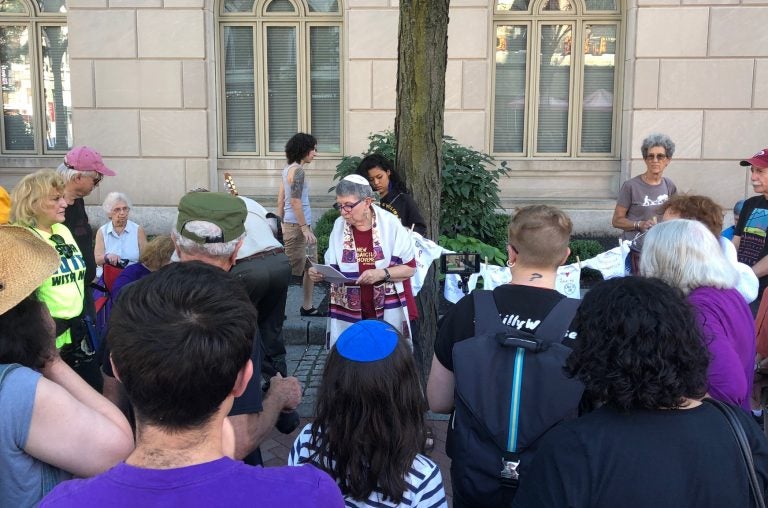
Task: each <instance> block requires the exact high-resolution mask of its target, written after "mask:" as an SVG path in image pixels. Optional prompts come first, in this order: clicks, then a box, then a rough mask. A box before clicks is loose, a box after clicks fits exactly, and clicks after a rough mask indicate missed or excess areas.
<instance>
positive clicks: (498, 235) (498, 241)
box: [489, 213, 509, 254]
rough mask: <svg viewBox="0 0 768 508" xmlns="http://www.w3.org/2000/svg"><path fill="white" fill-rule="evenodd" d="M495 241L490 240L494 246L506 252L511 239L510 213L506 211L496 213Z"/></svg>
mask: <svg viewBox="0 0 768 508" xmlns="http://www.w3.org/2000/svg"><path fill="white" fill-rule="evenodd" d="M494 219H495V221H496V222H495V223H494V227H493V241H492V242H489V243H490V244H491V245H493V246H494V247H497V248H498V249H499V250H501V251H502V252H504V253H505V254H506V252H507V243H508V241H509V215H508V214H506V213H496V214H494Z"/></svg>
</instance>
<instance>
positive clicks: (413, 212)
mask: <svg viewBox="0 0 768 508" xmlns="http://www.w3.org/2000/svg"><path fill="white" fill-rule="evenodd" d="M380 205H381V207H382V208H383V209H384V210H386V211H388V212H391V213H392V214H394V215H395V216H396V217H397V218H398V219H400V223H402V225H403V226H405V227H407V228H409V229H410V227H411V225H413V230H414V231H416V232H417V233H418V234H420V235H422V236H424V235H426V234H427V223H426V222H424V218H423V217H422V216H421V212H419V207H418V205H417V204H416V201H414V200H413V198H412V197H411V195H410V194H407V193H405V192H398V191H396V190H392V191H389V192H388V193H387V195H386V196H384V197H383V198H381V200H380Z"/></svg>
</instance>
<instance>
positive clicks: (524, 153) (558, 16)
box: [488, 0, 627, 160]
mask: <svg viewBox="0 0 768 508" xmlns="http://www.w3.org/2000/svg"><path fill="white" fill-rule="evenodd" d="M552 2H553V0H530V3H529V5H528V9H527V10H517V11H508V10H502V9H499V8H498V6H499V4H500V3H509V2H503V1H501V2H500V1H498V0H493V1H492V9H491V10H492V20H491V31H490V44H491V45H490V53H491V61H490V64H491V65H489V68H490V80H489V81H490V89H491V90H490V98H489V107H488V111H489V115H488V122H489V133H490V135H489V140H488V145H489V152H490V153H491V154H493V155H494V156H503V157H505V158H510V159H529V160H546V159H550V160H552V159H557V160H573V159H602V160H619V158H620V150H621V127H622V109H623V94H624V92H623V87H624V60H625V58H624V51H625V47H626V46H625V37H626V26H627V22H626V9H625V8H624V5H623V1H622V0H615V2H616V9H615V10H605V11H603V10H587V9H586V6H585V1H584V0H560V3H563V2H567V3H570V4H571V6H572V7H573V10H572V11H562V10H561V11H557V10H547V9H546V7H547V4H552ZM554 24H570V25H571V26H572V30H571V33H572V34H578V35H579V40H578V41H577V42H574V43H573V47H578V46H577V44H578V45H581V44H583V42H584V40H583V34H584V27H585V25H613V26H615V27H616V28H615V29H616V38H615V55H616V56H615V59H614V76H613V79H614V90H613V92H614V94H613V112H612V113H613V115H612V126H611V127H612V129H611V131H612V138H611V149H610V151H607V152H587V151H582V150H581V124H582V118H581V113H582V112H583V111H582V108H583V105H584V104H583V102H584V101H583V98H582V91H583V86H584V83H583V76H584V57H583V53H579V56H578V57H576V58H575V60H574V63H573V65H571V72H570V84H569V98H570V100H569V106H568V122H567V123H568V133H567V148H566V150H565V151H563V152H540V151H538V150H537V136H538V133H537V131H538V119H539V118H538V115H537V114H536V113H537V112H538V106H537V104H536V103H535V101H537V100H538V96H537V94H536V93H534V94H532V93H531V92H532V91H536V89H537V86H538V85H539V75H540V72H539V68H538V64H539V58H538V55H534V53H536V52H537V51H536V50H538V49H539V44H540V43H539V41H538V38H539V37H540V34H541V27H542V26H546V25H554ZM510 25H514V26H524V27H526V29H527V32H528V36H527V41H526V44H527V51H526V53H527V54H526V57H525V58H526V76H525V106H524V108H525V109H524V113H523V115H524V121H525V124H524V125H525V126H524V128H523V142H522V150H521V151H504V150H497V149H496V138H495V132H496V131H495V129H496V127H495V122H496V119H495V112H496V100H495V99H496V87H497V83H496V71H497V69H496V67H497V65H496V48H497V42H498V40H497V27H499V26H510Z"/></svg>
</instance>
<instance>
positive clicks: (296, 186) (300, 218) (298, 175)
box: [288, 165, 317, 245]
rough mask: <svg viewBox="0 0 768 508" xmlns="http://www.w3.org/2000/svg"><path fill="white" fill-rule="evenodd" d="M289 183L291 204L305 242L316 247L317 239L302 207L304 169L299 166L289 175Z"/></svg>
mask: <svg viewBox="0 0 768 508" xmlns="http://www.w3.org/2000/svg"><path fill="white" fill-rule="evenodd" d="M288 183H289V184H290V185H291V188H290V191H289V192H290V199H291V201H290V203H291V208H293V213H294V215H296V221H297V222H298V224H299V225H300V226H301V232H302V233H304V240H306V242H307V245H314V244H315V243H317V239H316V238H315V235H314V234H313V233H312V228H311V227H310V225H309V224H307V219H306V217H304V208H303V207H302V206H301V193H302V192H303V191H304V168H303V167H301V166H300V165H297V166H296V169H294V171H293V174H292V175H291V174H289V175H288Z"/></svg>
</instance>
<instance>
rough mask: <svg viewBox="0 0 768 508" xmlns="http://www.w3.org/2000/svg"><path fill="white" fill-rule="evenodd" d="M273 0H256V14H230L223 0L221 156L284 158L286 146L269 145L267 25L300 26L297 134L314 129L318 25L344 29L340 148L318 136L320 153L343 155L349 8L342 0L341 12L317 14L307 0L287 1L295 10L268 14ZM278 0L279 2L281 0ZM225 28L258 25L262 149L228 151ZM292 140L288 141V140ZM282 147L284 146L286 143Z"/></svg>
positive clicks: (219, 55) (219, 79) (219, 33)
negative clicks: (314, 32) (314, 34)
mask: <svg viewBox="0 0 768 508" xmlns="http://www.w3.org/2000/svg"><path fill="white" fill-rule="evenodd" d="M272 1H273V0H253V9H252V10H251V11H250V12H225V0H218V9H217V10H216V13H217V19H216V55H217V61H218V65H217V77H216V83H217V90H218V92H217V96H218V102H219V111H220V113H219V115H218V129H219V133H218V141H219V154H220V157H223V158H269V159H272V158H274V157H276V156H279V157H281V158H283V157H284V156H285V152H284V151H283V150H282V148H281V149H280V150H270V148H269V114H268V109H267V103H268V97H267V92H266V90H267V76H266V68H267V62H266V44H265V43H264V42H265V41H266V33H267V27H272V26H291V27H296V28H297V32H296V33H297V70H298V76H297V96H298V97H297V105H298V129H297V132H311V131H312V129H311V125H312V118H311V111H312V105H311V92H310V85H311V83H310V79H309V74H310V72H309V69H310V47H309V38H310V30H311V28H312V27H323V26H329V27H338V29H339V47H338V57H339V70H338V71H339V84H338V86H339V98H338V100H339V111H338V123H339V132H338V136H339V143H338V145H339V146H338V150H332V151H328V150H323V147H322V145H323V143H322V140H321V139H318V153H319V154H320V155H329V156H336V157H338V156H341V155H342V151H343V146H344V101H345V91H344V65H345V48H344V6H343V2H342V1H341V0H338V2H337V3H338V11H337V12H311V11H310V8H309V2H308V1H307V0H287V1H289V2H290V3H291V4H292V5H293V7H294V8H295V11H294V12H267V7H268V6H269V4H270V3H272ZM275 1H277V0H275ZM225 27H252V29H253V40H254V43H255V46H256V47H255V48H254V49H255V51H254V62H253V67H254V88H255V90H254V94H255V112H254V113H255V122H256V150H255V151H235V150H228V146H227V143H228V142H227V118H226V112H227V105H226V97H225V83H224V76H225V65H226V58H225V55H224V49H225V48H224V44H225V42H224V31H225V30H224V28H225ZM287 140H288V138H286V139H285V140H282V144H284V143H285V141H287ZM281 147H282V145H281Z"/></svg>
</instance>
